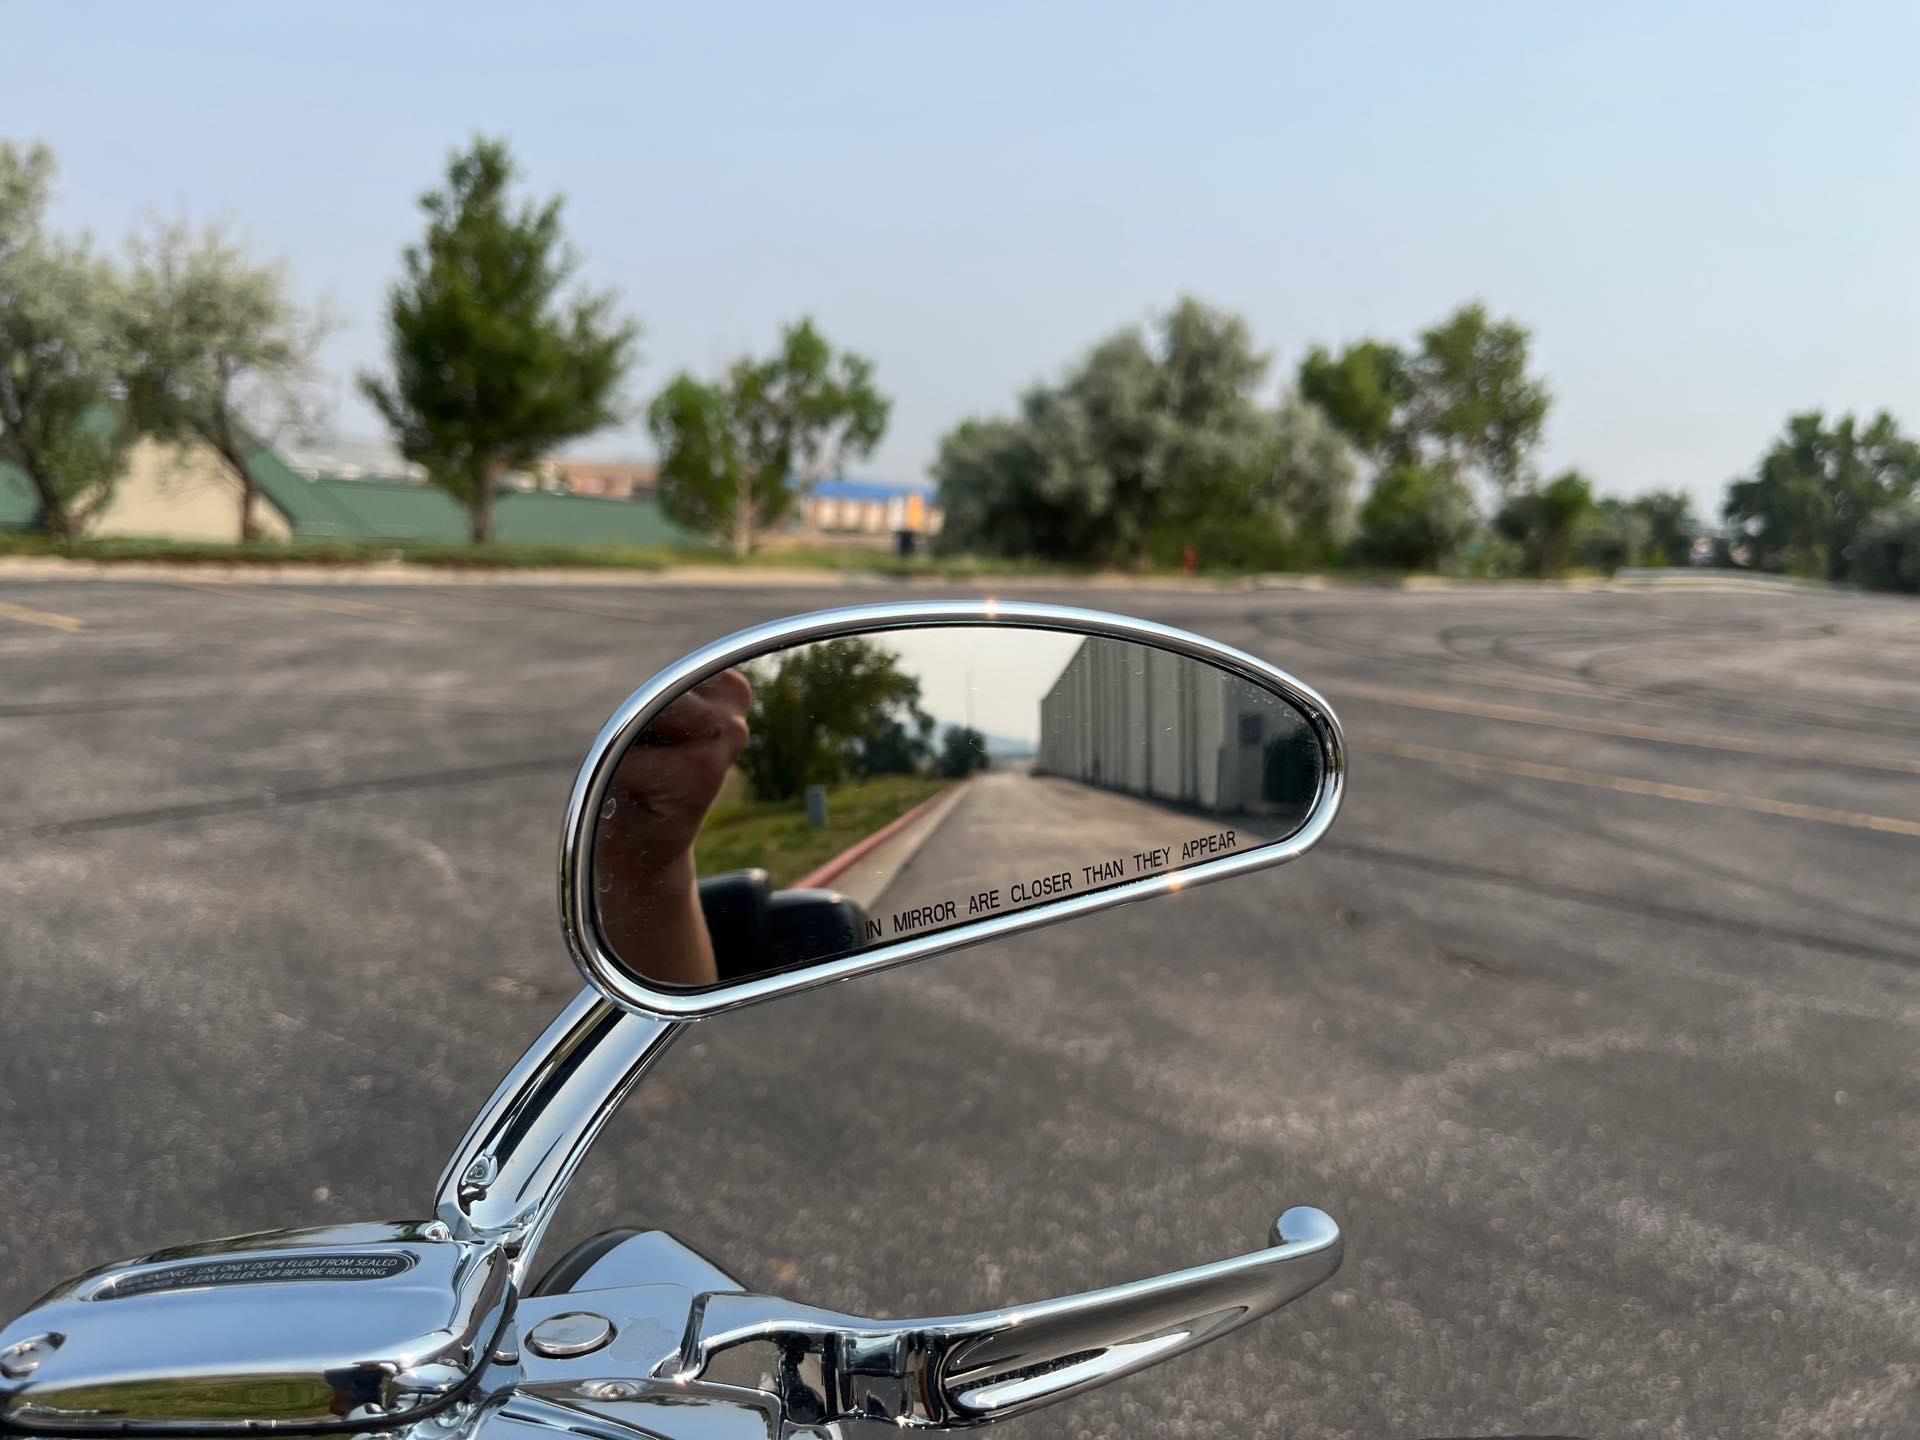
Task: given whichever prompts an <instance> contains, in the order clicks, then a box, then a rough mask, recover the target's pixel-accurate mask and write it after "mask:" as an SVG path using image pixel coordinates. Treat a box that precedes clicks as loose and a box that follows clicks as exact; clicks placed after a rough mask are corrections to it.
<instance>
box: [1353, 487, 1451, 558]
mask: <svg viewBox="0 0 1920 1440" xmlns="http://www.w3.org/2000/svg"><path fill="white" fill-rule="evenodd" d="M1478 523H1479V521H1478V517H1477V513H1476V510H1475V507H1474V503H1473V491H1472V490H1471V489H1469V488H1468V487H1467V485H1466V483H1465V482H1464V481H1462V480H1461V479H1460V478H1459V476H1458V475H1456V474H1455V473H1454V472H1453V471H1452V470H1451V469H1450V468H1449V467H1447V466H1446V465H1444V464H1441V465H1431V466H1429V465H1415V464H1412V463H1411V462H1408V461H1401V462H1399V463H1398V464H1394V465H1389V466H1388V467H1387V468H1386V469H1385V470H1383V471H1381V472H1380V475H1379V477H1378V478H1377V479H1376V480H1375V481H1374V484H1373V489H1372V491H1371V492H1370V493H1369V494H1368V496H1367V500H1366V504H1364V505H1363V506H1361V508H1360V533H1359V534H1358V535H1357V536H1356V537H1355V540H1354V553H1355V555H1356V556H1357V557H1358V558H1359V559H1361V560H1363V561H1365V562H1366V563H1368V564H1372V565H1386V566H1391V567H1394V568H1396V569H1401V570H1433V569H1438V568H1439V567H1440V566H1442V565H1444V564H1446V563H1447V561H1449V560H1451V559H1452V558H1453V557H1454V556H1455V555H1457V554H1458V553H1459V552H1460V548H1461V547H1462V546H1463V545H1465V544H1466V543H1467V541H1468V539H1469V538H1470V537H1471V536H1472V535H1473V532H1474V529H1475V528H1476V526H1477V525H1478Z"/></svg>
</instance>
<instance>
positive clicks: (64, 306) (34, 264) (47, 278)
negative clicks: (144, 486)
mask: <svg viewBox="0 0 1920 1440" xmlns="http://www.w3.org/2000/svg"><path fill="white" fill-rule="evenodd" d="M53 175H54V160H53V153H52V152H51V151H50V150H48V149H47V148H46V147H45V146H43V145H35V146H31V147H29V148H27V149H25V150H22V149H19V148H17V147H15V146H13V145H11V144H8V143H7V142H5V141H0V460H5V461H8V462H10V463H12V464H13V465H15V466H17V467H18V468H19V469H20V470H21V471H22V472H23V473H24V474H25V475H26V477H27V480H28V482H29V483H30V484H31V485H32V486H33V490H34V494H35V496H36V497H37V498H38V500H39V502H40V523H41V524H42V526H43V527H44V528H45V529H46V531H47V533H48V534H49V535H51V536H52V537H53V538H54V539H56V540H66V539H69V538H71V537H73V536H75V535H78V534H80V533H81V532H83V531H84V530H85V529H86V527H87V526H88V525H89V524H90V523H91V522H92V521H93V520H94V518H95V517H97V516H98V515H99V513H100V512H101V511H102V510H103V509H105V508H106V505H107V502H108V501H109V500H110V499H111V498H112V491H113V483H114V481H115V480H116V479H117V478H118V476H119V474H120V471H121V468H122V466H123V465H124V463H125V459H126V451H127V447H128V446H129V445H130V444H131V443H132V440H133V436H134V424H133V417H132V415H131V413H130V412H129V410H128V407H127V406H126V404H125V402H124V397H125V379H126V368H127V363H128V351H127V346H126V342H125V338H124V327H123V324H122V309H123V299H124V290H123V286H122V283H121V280H120V277H119V275H118V274H117V273H116V272H115V271H114V268H113V267H112V266H111V265H110V264H108V263H107V262H106V261H105V260H103V259H101V258H99V257H97V256H95V255H94V254H93V253H92V251H91V250H90V248H89V247H88V245H87V243H86V242H85V241H84V240H65V239H61V238H59V237H57V236H53V235H50V234H48V233H47V232H46V229H45V225H44V221H45V215H46V204H47V196H48V191H49V189H50V188H51V186H52V182H53Z"/></svg>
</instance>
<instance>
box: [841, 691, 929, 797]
mask: <svg viewBox="0 0 1920 1440" xmlns="http://www.w3.org/2000/svg"><path fill="white" fill-rule="evenodd" d="M933 727H934V719H933V717H932V716H931V715H929V714H927V713H926V711H924V710H922V709H920V708H919V706H917V705H909V706H908V708H907V713H905V714H894V713H887V714H885V715H883V716H882V717H881V718H880V719H879V720H878V721H877V722H876V723H875V724H874V725H873V727H872V728H871V729H869V730H868V732H867V733H866V734H865V735H863V736H862V737H861V739H860V744H859V748H858V749H857V750H856V751H855V752H854V756H853V773H854V774H856V775H858V776H861V777H862V778H863V779H864V778H866V777H868V776H873V775H918V774H919V773H920V772H921V771H922V770H924V769H926V768H927V766H928V764H929V763H930V762H931V761H932V759H933Z"/></svg>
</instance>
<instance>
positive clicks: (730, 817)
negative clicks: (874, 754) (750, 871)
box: [693, 775, 949, 886]
mask: <svg viewBox="0 0 1920 1440" xmlns="http://www.w3.org/2000/svg"><path fill="white" fill-rule="evenodd" d="M948 783H949V782H947V781H945V780H934V779H928V778H924V777H922V776H918V775H888V776H884V777H883V778H881V779H878V780H863V781H860V782H858V783H856V784H852V785H842V786H839V787H837V788H836V789H833V790H830V791H828V792H827V827H826V829H824V830H815V829H813V828H812V827H811V826H809V825H808V824H807V808H806V805H805V804H804V803H803V802H802V801H800V800H797V799H796V800H791V801H786V802H756V801H753V800H749V799H747V798H746V787H745V786H744V785H742V786H739V787H735V786H734V785H733V784H732V777H729V783H728V784H727V785H726V786H725V787H724V788H723V789H722V790H721V792H720V803H719V804H717V805H715V806H714V807H713V813H712V814H710V815H708V816H707V823H706V827H705V828H704V829H703V830H701V832H700V838H699V840H698V841H697V842H695V844H694V849H693V854H694V862H695V864H696V865H697V866H698V868H699V871H700V873H701V874H702V875H718V874H719V873H720V872H721V871H723V870H743V869H746V868H747V867H748V866H750V865H758V866H761V867H762V868H764V869H766V870H768V871H769V872H771V873H772V875H773V883H774V884H775V885H776V886H780V885H791V884H792V883H793V882H794V881H795V880H798V879H799V878H800V877H801V876H802V875H805V874H806V873H807V872H808V871H809V870H813V869H815V868H817V867H818V866H820V865H822V864H824V863H825V862H826V861H828V860H831V859H832V858H833V857H834V856H836V855H838V854H839V853H840V852H841V851H842V850H845V849H846V848H847V847H848V846H849V845H852V844H855V843H856V842H858V841H861V840H864V839H866V837H867V836H869V835H871V834H872V833H873V832H874V831H876V830H878V829H879V828H880V827H881V826H883V825H886V824H888V823H890V822H891V821H893V820H896V819H898V818H899V817H900V816H902V815H904V814H906V813H907V811H909V810H911V809H912V808H913V807H914V806H916V805H918V804H919V803H920V802H921V801H922V800H924V799H926V798H927V797H928V796H929V795H933V794H937V793H938V792H939V791H941V790H944V789H945V788H946V787H947V785H948Z"/></svg>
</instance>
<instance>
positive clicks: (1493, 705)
mask: <svg viewBox="0 0 1920 1440" xmlns="http://www.w3.org/2000/svg"><path fill="white" fill-rule="evenodd" d="M1339 693H1340V695H1341V696H1342V697H1343V698H1344V697H1345V696H1348V695H1351V696H1353V697H1354V698H1355V699H1357V700H1374V701H1377V702H1379V703H1380V704H1382V705H1400V706H1405V707H1406V708H1407V709H1410V710H1433V711H1438V712H1440V713H1441V714H1446V715H1472V716H1475V717H1476V718H1479V719H1484V720H1507V721H1511V722H1512V723H1514V724H1516V725H1542V726H1546V727H1547V728H1549V729H1553V730H1577V731H1580V732H1581V733H1583V734H1587V735H1618V736H1621V737H1623V738H1625V739H1629V740H1652V741H1656V742H1658V743H1660V744H1663V745H1685V746H1689V747H1691V748H1693V749H1696V750H1728V751H1732V752H1733V753H1734V754H1737V755H1765V756H1768V757H1769V758H1772V759H1776V760H1811V761H1824V762H1826V763H1828V764H1837V765H1849V766H1854V767H1857V768H1859V769H1863V770H1887V771H1891V772H1893V773H1894V774H1896V775H1920V760H1907V759H1903V758H1902V757H1900V756H1898V755H1857V754H1840V753H1836V752H1834V751H1831V750H1825V749H1822V748H1820V747H1818V746H1815V745H1783V744H1781V743H1780V742H1779V741H1777V740H1753V739H1749V738H1748V737H1747V736H1744V735H1721V734H1716V733H1714V732H1712V731H1707V730H1688V729H1684V728H1682V727H1678V726H1670V725H1641V724H1638V723H1636V722H1634V721H1632V720H1603V719H1596V718H1593V717H1591V716H1586V715H1568V714H1565V713H1564V712H1562V711H1559V710H1534V709H1530V708H1529V707H1527V706H1525V705H1501V704H1499V703H1497V702H1493V701H1484V700H1482V701H1475V700H1456V699H1454V698H1453V697H1451V696H1446V695H1429V694H1426V693H1425V692H1422V691H1418V690H1398V689H1394V688H1392V687H1390V686H1386V685H1367V684H1364V683H1361V684H1350V685H1342V686H1340V687H1339Z"/></svg>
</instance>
